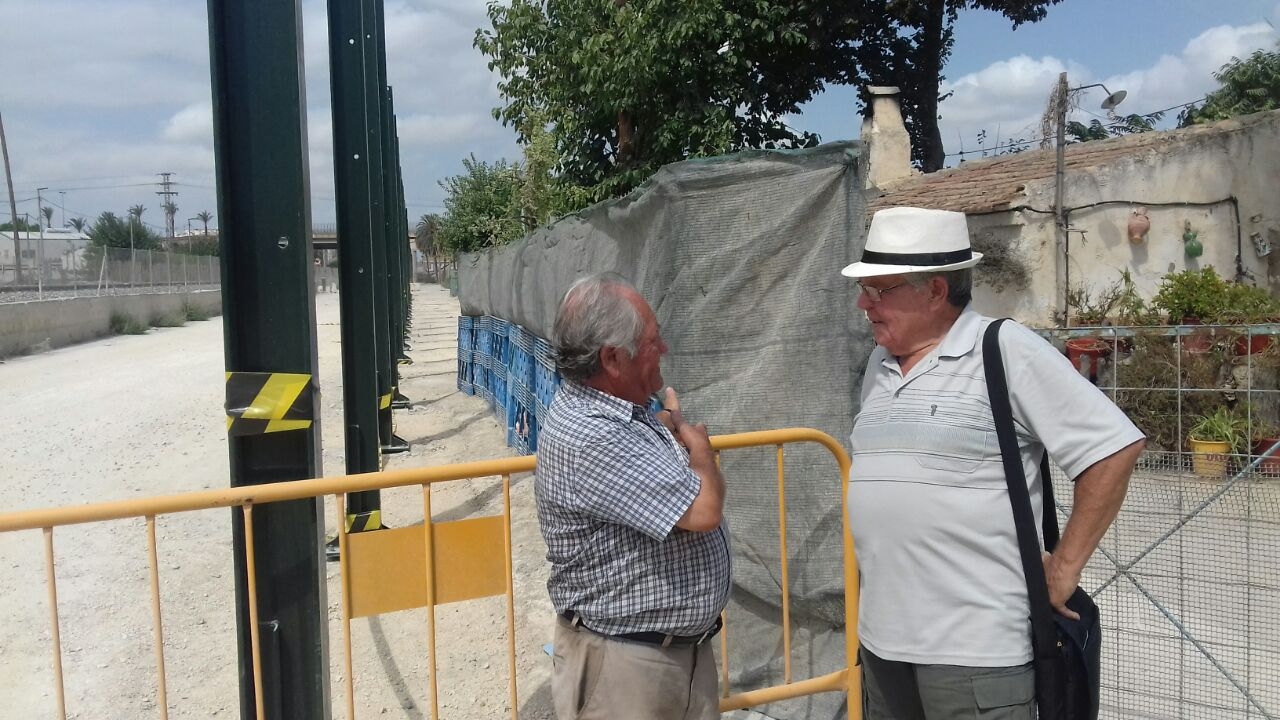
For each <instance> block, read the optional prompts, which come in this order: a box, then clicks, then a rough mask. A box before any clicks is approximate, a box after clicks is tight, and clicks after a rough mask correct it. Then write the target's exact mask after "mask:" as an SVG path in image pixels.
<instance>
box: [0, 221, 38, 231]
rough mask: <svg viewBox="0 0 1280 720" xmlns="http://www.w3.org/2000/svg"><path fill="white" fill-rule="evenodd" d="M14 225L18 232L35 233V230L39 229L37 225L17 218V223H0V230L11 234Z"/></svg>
mask: <svg viewBox="0 0 1280 720" xmlns="http://www.w3.org/2000/svg"><path fill="white" fill-rule="evenodd" d="M14 225H17V226H18V232H36V231H37V230H39V229H40V226H39V225H38V224H36V223H32V222H29V221H27V220H25V219H23V218H18V221H17V222H16V223H15V222H7V221H6V222H2V223H0V230H3V231H5V232H13V226H14Z"/></svg>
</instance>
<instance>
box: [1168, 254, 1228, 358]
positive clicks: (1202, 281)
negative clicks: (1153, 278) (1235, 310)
mask: <svg viewBox="0 0 1280 720" xmlns="http://www.w3.org/2000/svg"><path fill="white" fill-rule="evenodd" d="M1229 284H1230V283H1228V282H1227V281H1226V280H1223V279H1222V278H1220V277H1218V271H1217V270H1214V269H1213V268H1212V267H1207V268H1204V269H1203V270H1183V271H1181V272H1176V273H1169V274H1167V275H1165V276H1164V277H1163V278H1161V279H1160V288H1159V289H1158V290H1157V291H1156V295H1155V297H1154V298H1152V301H1151V302H1152V305H1153V306H1155V307H1156V308H1158V309H1160V310H1163V311H1164V312H1165V313H1166V314H1167V315H1168V318H1169V324H1170V325H1200V324H1203V323H1205V322H1215V321H1217V320H1218V319H1219V318H1220V317H1221V316H1222V313H1223V311H1224V309H1225V304H1224V303H1225V302H1226V299H1227V290H1228V287H1227V286H1228V285H1229ZM1182 345H1183V347H1184V348H1185V349H1186V350H1187V351H1188V352H1191V353H1194V354H1201V353H1206V352H1208V351H1209V349H1210V348H1211V347H1212V346H1213V340H1212V339H1211V338H1210V337H1209V336H1207V335H1199V334H1196V335H1189V336H1187V337H1186V339H1185V340H1183V343H1182Z"/></svg>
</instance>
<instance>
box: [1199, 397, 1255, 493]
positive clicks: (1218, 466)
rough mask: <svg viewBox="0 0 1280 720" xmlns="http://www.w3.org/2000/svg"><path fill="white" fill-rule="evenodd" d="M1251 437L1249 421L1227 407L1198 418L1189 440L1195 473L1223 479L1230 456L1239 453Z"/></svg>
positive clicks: (1221, 406)
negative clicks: (1249, 436) (1249, 434)
mask: <svg viewBox="0 0 1280 720" xmlns="http://www.w3.org/2000/svg"><path fill="white" fill-rule="evenodd" d="M1247 437H1248V427H1247V423H1246V422H1245V419H1244V418H1242V417H1240V416H1239V415H1237V414H1235V413H1233V412H1232V411H1231V410H1230V409H1229V408H1227V407H1226V406H1223V405H1219V406H1218V407H1217V409H1215V410H1214V411H1213V412H1211V413H1206V414H1204V415H1200V416H1198V417H1197V418H1196V421H1195V424H1193V425H1192V426H1191V430H1190V431H1189V433H1188V437H1187V443H1188V444H1189V445H1190V446H1191V469H1192V471H1193V472H1195V474H1197V475H1199V476H1201V477H1222V476H1223V475H1225V474H1226V472H1227V458H1228V455H1231V454H1237V453H1239V452H1240V450H1241V449H1242V448H1243V446H1244V441H1245V438H1247Z"/></svg>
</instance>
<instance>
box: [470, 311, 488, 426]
mask: <svg viewBox="0 0 1280 720" xmlns="http://www.w3.org/2000/svg"><path fill="white" fill-rule="evenodd" d="M472 331H473V332H474V333H475V343H476V347H475V355H474V361H475V367H474V370H473V372H474V373H475V378H474V380H473V382H475V386H476V395H477V396H479V397H482V398H484V399H485V400H486V401H488V402H489V403H490V404H492V403H493V382H492V376H491V373H492V368H493V364H492V355H493V318H491V317H489V316H488V315H482V316H480V317H479V318H477V319H476V323H475V325H474V326H473V328H472Z"/></svg>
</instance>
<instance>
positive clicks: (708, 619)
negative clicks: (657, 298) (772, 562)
mask: <svg viewBox="0 0 1280 720" xmlns="http://www.w3.org/2000/svg"><path fill="white" fill-rule="evenodd" d="M553 343H554V345H555V352H556V365H557V367H558V369H559V370H560V373H561V374H562V375H563V376H564V378H565V382H564V384H563V385H562V386H561V387H560V390H559V392H557V393H556V399H555V401H554V402H552V404H551V408H550V411H549V413H548V416H547V419H546V422H545V424H544V425H543V427H542V430H541V433H540V434H539V437H538V470H537V477H536V484H535V495H536V499H537V506H538V522H539V525H540V526H541V529H542V536H543V538H544V539H545V540H546V542H547V560H548V561H550V563H551V577H550V579H549V580H548V581H547V590H548V592H549V593H550V595H551V602H552V604H553V605H554V606H555V611H556V614H557V615H558V616H559V617H558V618H557V621H556V631H555V643H554V647H555V652H554V656H553V669H552V676H551V694H552V698H553V700H554V703H555V708H556V715H557V716H558V717H559V718H560V719H561V720H570V719H571V718H581V719H583V720H599V719H605V718H608V719H611V720H627V719H628V718H635V719H636V720H641V719H650V718H662V719H663V720H678V719H680V718H686V719H688V720H709V719H710V718H718V717H719V716H720V713H719V708H718V696H719V692H718V685H717V679H716V678H717V676H716V668H715V657H714V655H713V653H712V649H711V647H712V643H710V642H708V641H709V640H710V639H711V638H712V637H713V636H714V635H715V634H716V632H717V631H719V629H720V612H721V611H722V610H723V609H724V606H725V604H726V603H727V602H728V598H729V587H730V561H729V540H728V535H727V531H726V528H725V526H724V518H723V514H722V509H723V505H724V478H723V477H722V476H721V475H720V470H719V468H718V467H717V466H716V462H715V455H714V453H713V451H712V450H711V443H710V440H709V439H708V436H707V430H706V428H705V427H703V426H702V425H700V424H699V425H691V424H689V423H686V422H685V421H684V419H683V417H682V416H681V413H680V407H679V402H678V400H677V398H676V396H675V393H674V392H673V391H672V390H671V389H670V388H667V390H666V409H665V410H664V411H663V412H662V415H663V416H664V417H662V418H659V417H658V416H657V415H655V414H654V413H653V412H652V411H651V410H650V409H649V408H648V407H647V405H648V402H649V399H650V397H651V396H653V395H654V394H655V393H657V392H659V391H660V390H662V389H663V380H662V371H661V369H660V367H659V361H660V360H661V358H662V356H663V355H664V354H665V353H666V352H667V345H666V343H664V342H663V341H662V336H661V334H660V333H659V330H658V322H657V318H656V317H655V316H654V314H653V310H652V309H650V307H649V305H648V303H646V302H645V301H644V298H642V297H641V296H640V294H639V293H638V292H637V291H636V289H635V288H634V287H632V286H631V285H630V284H629V283H628V282H627V281H626V280H623V279H622V278H620V277H618V276H616V275H611V274H604V275H593V276H590V277H587V278H583V279H581V280H579V281H578V282H576V283H574V284H573V286H572V287H571V288H569V291H568V292H567V293H565V296H564V298H563V300H561V302H560V307H559V309H558V310H557V312H556V319H555V327H554V329H553ZM668 414H669V417H665V416H667V415H668ZM673 433H674V434H673Z"/></svg>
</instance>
